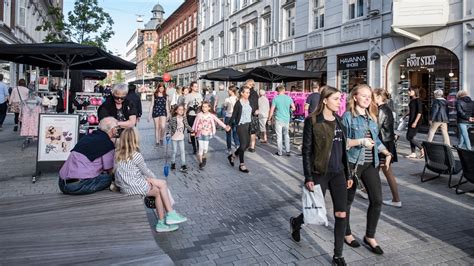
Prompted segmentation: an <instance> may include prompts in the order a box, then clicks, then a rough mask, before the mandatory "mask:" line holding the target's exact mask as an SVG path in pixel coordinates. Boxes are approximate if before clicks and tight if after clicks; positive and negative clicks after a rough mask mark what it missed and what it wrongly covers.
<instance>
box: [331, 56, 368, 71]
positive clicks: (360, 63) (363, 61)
mask: <svg viewBox="0 0 474 266" xmlns="http://www.w3.org/2000/svg"><path fill="white" fill-rule="evenodd" d="M337 68H338V69H339V70H344V69H360V68H367V52H360V53H355V54H347V55H338V56H337Z"/></svg>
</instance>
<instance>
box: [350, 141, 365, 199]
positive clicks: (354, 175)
mask: <svg viewBox="0 0 474 266" xmlns="http://www.w3.org/2000/svg"><path fill="white" fill-rule="evenodd" d="M361 154H362V149H360V151H359V156H357V160H356V163H355V167H354V169H351V178H352V180H353V181H354V182H355V183H356V186H357V189H359V190H361V189H363V188H364V186H363V185H362V181H361V180H360V177H359V176H358V175H357V168H358V167H359V159H360V155H361Z"/></svg>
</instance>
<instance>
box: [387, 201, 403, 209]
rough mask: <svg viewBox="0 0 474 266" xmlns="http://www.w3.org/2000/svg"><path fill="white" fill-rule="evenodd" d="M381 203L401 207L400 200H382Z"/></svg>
mask: <svg viewBox="0 0 474 266" xmlns="http://www.w3.org/2000/svg"><path fill="white" fill-rule="evenodd" d="M383 204H385V205H389V206H393V207H397V208H401V207H402V202H401V201H398V202H395V201H392V200H384V201H383Z"/></svg>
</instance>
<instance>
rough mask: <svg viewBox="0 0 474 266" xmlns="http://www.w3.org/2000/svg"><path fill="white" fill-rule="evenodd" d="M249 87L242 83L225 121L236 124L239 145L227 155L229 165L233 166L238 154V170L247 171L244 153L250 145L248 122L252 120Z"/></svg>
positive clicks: (231, 124)
mask: <svg viewBox="0 0 474 266" xmlns="http://www.w3.org/2000/svg"><path fill="white" fill-rule="evenodd" d="M249 97H250V87H248V86H247V85H244V86H243V87H242V89H241V90H240V99H239V100H238V101H237V102H236V103H235V105H234V110H233V111H232V117H231V118H230V119H229V120H228V121H227V123H226V124H227V125H229V126H231V127H232V126H233V125H236V126H237V135H238V136H239V141H240V145H239V148H238V149H237V150H236V151H235V153H231V154H230V155H229V156H227V159H228V160H229V163H230V165H231V166H234V160H235V157H236V156H239V160H240V165H239V171H241V172H244V173H248V172H249V170H248V169H247V167H246V166H245V163H244V153H245V151H246V150H247V149H248V147H249V145H250V122H251V121H252V114H253V112H254V110H253V109H252V106H251V105H250V100H249Z"/></svg>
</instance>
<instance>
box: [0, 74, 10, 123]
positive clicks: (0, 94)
mask: <svg viewBox="0 0 474 266" xmlns="http://www.w3.org/2000/svg"><path fill="white" fill-rule="evenodd" d="M8 97H10V93H8V86H7V84H5V83H3V74H0V130H2V127H3V121H5V117H6V116H7V107H8V104H7V103H8Z"/></svg>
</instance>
